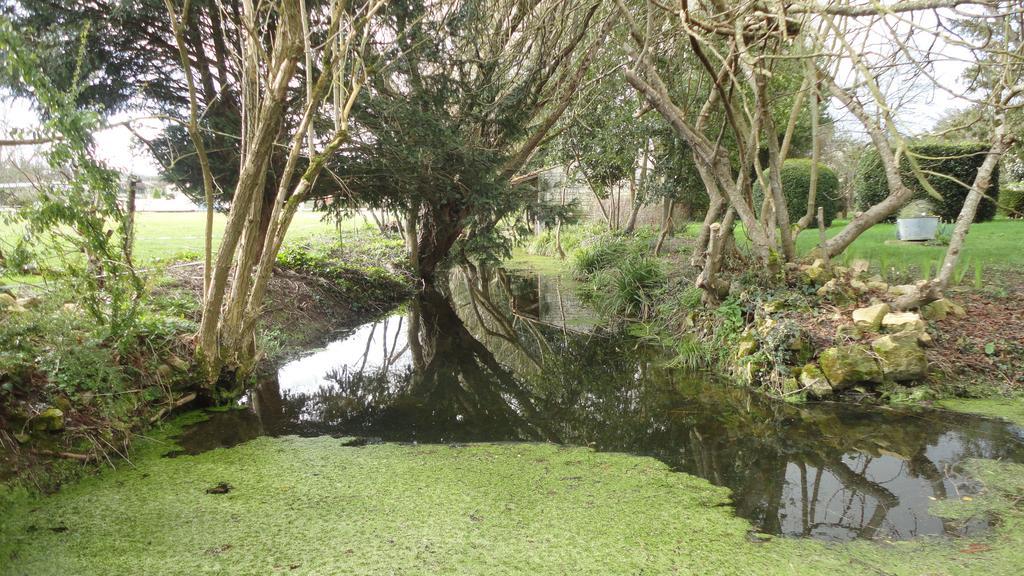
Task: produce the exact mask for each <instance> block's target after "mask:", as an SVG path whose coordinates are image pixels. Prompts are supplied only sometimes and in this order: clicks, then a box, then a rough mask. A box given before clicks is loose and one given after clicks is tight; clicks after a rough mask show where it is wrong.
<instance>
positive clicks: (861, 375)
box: [818, 344, 882, 390]
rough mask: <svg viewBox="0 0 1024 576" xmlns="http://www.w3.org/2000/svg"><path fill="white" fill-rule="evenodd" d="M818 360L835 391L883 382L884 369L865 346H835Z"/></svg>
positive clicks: (823, 353)
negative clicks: (862, 384)
mask: <svg viewBox="0 0 1024 576" xmlns="http://www.w3.org/2000/svg"><path fill="white" fill-rule="evenodd" d="M818 360H819V363H820V364H821V371H822V372H824V373H825V377H826V378H828V381H829V383H830V384H831V385H832V388H833V390H846V389H847V388H852V387H853V386H855V385H857V384H860V383H862V382H872V383H875V384H878V383H881V382H882V369H881V368H880V367H879V366H878V362H877V361H876V360H875V357H874V356H873V355H872V353H871V351H870V350H868V349H867V348H866V347H864V346H860V345H856V344H853V345H847V346H835V347H833V348H829V349H827V350H825V351H824V352H822V353H821V357H820V358H819V359H818Z"/></svg>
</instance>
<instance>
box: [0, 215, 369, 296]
mask: <svg viewBox="0 0 1024 576" xmlns="http://www.w3.org/2000/svg"><path fill="white" fill-rule="evenodd" d="M226 222H227V217H226V216H225V215H224V214H220V213H218V214H217V215H216V216H215V218H214V224H213V236H214V250H216V247H217V245H218V244H219V243H220V237H221V235H223V233H224V225H225V223H226ZM368 225H369V226H372V225H373V223H372V221H371V222H369V223H368V222H367V221H366V220H364V219H363V218H362V217H355V218H349V219H347V220H343V221H342V223H341V229H342V230H356V229H359V228H362V227H364V226H368ZM205 226H206V215H205V213H203V212H140V213H138V214H137V215H136V239H135V257H136V261H137V263H138V264H140V265H143V266H144V265H147V264H150V263H153V262H154V261H156V260H161V259H167V258H174V257H177V256H182V255H189V254H193V255H198V254H201V253H202V251H203V234H204V229H205ZM20 230H21V228H20V227H19V226H15V225H11V224H5V223H2V222H0V248H2V249H4V250H5V251H7V250H10V249H11V248H12V247H13V246H14V243H15V242H16V241H17V238H18V235H19V234H20ZM337 232H338V227H337V226H336V225H335V223H334V222H333V220H327V221H324V220H323V214H321V213H318V212H299V213H297V214H296V215H295V219H294V220H293V221H292V225H291V227H290V228H289V229H288V240H289V241H295V240H302V239H304V238H309V237H311V236H317V235H333V234H337ZM37 281H38V277H33V276H9V277H2V276H0V284H21V283H30V284H31V283H36V282H37Z"/></svg>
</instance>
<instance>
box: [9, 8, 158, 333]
mask: <svg viewBox="0 0 1024 576" xmlns="http://www.w3.org/2000/svg"><path fill="white" fill-rule="evenodd" d="M88 29H89V28H88V26H86V27H85V28H84V29H83V30H82V40H81V42H82V46H84V42H85V38H86V36H87V34H88ZM83 58H84V54H83V53H82V52H81V51H80V52H79V53H78V55H77V61H78V62H79V63H81V61H82V60H83ZM0 74H2V75H3V77H4V78H7V79H10V80H11V81H14V82H16V83H18V84H20V85H23V86H25V87H28V88H30V89H31V91H32V93H33V95H34V96H35V103H36V105H37V106H38V107H39V109H40V111H41V112H42V114H43V116H44V118H45V120H44V122H43V125H42V132H43V133H44V134H46V135H47V136H49V137H51V138H53V141H52V142H51V143H50V144H49V146H48V147H47V149H46V151H45V153H44V154H45V157H46V161H47V163H48V164H49V166H50V168H51V169H52V170H53V171H54V173H57V174H63V175H64V179H63V180H62V181H60V182H59V183H56V184H51V185H47V186H45V187H41V188H40V189H39V190H38V193H39V197H38V199H37V201H36V202H35V203H33V204H31V205H28V206H25V207H22V208H21V209H20V210H19V212H18V215H17V220H18V221H19V222H22V223H24V225H25V233H24V235H23V236H22V238H21V246H20V248H19V250H22V251H28V250H30V251H32V252H33V253H34V254H35V258H36V260H37V261H38V262H41V263H43V264H45V265H43V266H41V267H40V272H41V273H42V274H43V275H44V276H47V277H49V278H50V279H52V280H54V281H56V282H59V283H61V284H64V285H66V286H68V287H69V288H70V292H71V293H73V294H75V295H76V299H77V301H78V302H80V303H81V304H82V306H83V307H84V308H85V309H86V310H87V311H88V312H89V314H90V315H91V316H92V317H93V319H94V320H95V321H96V322H97V323H99V324H100V325H101V326H104V327H105V328H106V332H105V336H104V338H108V339H113V340H120V339H121V338H122V337H123V336H124V335H125V334H128V333H130V332H131V330H132V325H133V323H134V322H135V321H136V319H137V314H138V308H139V298H140V296H141V295H142V292H143V283H142V280H141V279H140V278H139V276H138V275H137V274H136V272H135V268H134V266H133V265H132V262H131V257H130V255H131V245H130V244H131V238H130V237H129V235H128V234H127V229H128V225H129V222H128V220H127V215H126V214H125V212H124V211H123V210H122V209H121V206H120V204H119V202H118V192H119V191H120V184H119V176H118V174H117V172H115V171H113V170H111V169H108V168H107V167H106V166H104V165H103V163H102V162H100V161H99V160H97V159H96V158H95V156H94V154H93V146H92V133H93V131H95V130H96V129H98V128H99V127H100V126H101V125H102V118H101V116H100V113H99V111H97V110H89V109H81V108H79V107H78V106H77V104H76V97H77V95H78V91H79V90H80V89H81V83H80V82H79V68H77V67H76V73H75V75H74V76H73V77H72V82H71V89H70V90H67V91H65V90H58V89H56V88H55V87H54V85H53V83H52V82H51V81H50V79H49V78H48V77H47V76H45V75H44V74H43V73H42V70H41V66H40V62H39V61H38V59H37V57H36V55H35V54H34V53H33V52H31V51H30V50H27V49H25V47H24V45H23V44H22V38H21V36H20V35H19V34H18V33H17V32H15V30H14V29H13V26H12V24H11V23H10V21H8V20H6V19H3V18H0ZM53 262H56V265H54V264H53Z"/></svg>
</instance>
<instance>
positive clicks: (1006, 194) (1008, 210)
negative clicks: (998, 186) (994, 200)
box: [999, 182, 1024, 218]
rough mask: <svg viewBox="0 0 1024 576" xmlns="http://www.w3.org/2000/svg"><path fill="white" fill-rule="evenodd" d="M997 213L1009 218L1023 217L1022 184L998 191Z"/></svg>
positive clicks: (1008, 186)
mask: <svg viewBox="0 0 1024 576" xmlns="http://www.w3.org/2000/svg"><path fill="white" fill-rule="evenodd" d="M999 213H1000V214H1002V215H1003V216H1009V217H1010V218H1021V217H1024V182H1015V183H1013V184H1007V185H1005V186H1003V188H1002V190H1000V191H999Z"/></svg>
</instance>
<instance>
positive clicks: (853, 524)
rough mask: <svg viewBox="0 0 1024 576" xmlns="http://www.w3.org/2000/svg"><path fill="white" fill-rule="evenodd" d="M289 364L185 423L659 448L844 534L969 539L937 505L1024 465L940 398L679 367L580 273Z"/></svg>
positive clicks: (1000, 433)
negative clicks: (831, 388)
mask: <svg viewBox="0 0 1024 576" xmlns="http://www.w3.org/2000/svg"><path fill="white" fill-rule="evenodd" d="M446 292H447V294H441V293H440V292H437V291H427V292H424V293H422V294H420V295H419V296H418V297H417V298H416V299H414V300H413V301H411V302H409V303H408V304H407V305H406V306H405V309H404V310H402V311H400V312H397V313H395V314H392V315H390V316H387V317H385V318H382V319H379V320H376V321H373V322H370V323H367V324H365V325H363V326H360V327H358V328H356V329H354V330H351V331H349V332H348V333H345V334H342V335H339V337H338V338H337V339H336V340H335V341H333V342H331V343H330V344H328V345H327V346H326V347H324V348H322V349H319V350H314V351H311V352H309V353H308V354H307V355H305V356H303V357H301V358H298V359H296V360H294V361H292V362H289V363H287V364H285V365H283V366H281V367H280V370H279V371H278V374H277V377H276V378H275V379H271V380H267V381H265V382H263V383H262V384H261V385H260V386H258V387H257V388H255V389H253V390H251V391H250V392H249V394H248V396H247V398H246V400H245V408H244V409H240V410H232V411H227V412H222V413H216V414H214V416H213V417H212V418H211V419H210V420H208V421H205V422H202V423H200V424H197V425H195V426H194V427H192V428H190V429H188V430H187V431H186V432H185V433H184V434H183V435H182V437H181V439H180V443H181V445H182V450H183V451H184V452H187V453H199V452H202V451H205V450H209V449H212V448H216V447H221V446H231V445H235V444H238V443H240V442H243V441H245V440H248V439H251V438H253V437H256V436H259V435H288V434H297V435H302V436H318V435H334V436H346V437H355V438H357V440H356V441H354V442H355V443H356V444H358V443H367V442H380V441H384V442H420V443H445V444H455V445H457V444H459V443H466V442H506V441H544V442H554V443H559V444H570V445H580V446H590V447H593V448H595V449H597V450H602V451H614V452H626V453H631V454H639V455H647V456H653V457H655V458H657V459H659V460H661V461H663V462H665V463H666V464H668V465H669V466H671V467H673V468H674V469H676V470H678V471H682V472H686V473H689V474H693V475H696V476H700V477H702V478H705V479H707V480H709V481H710V482H712V483H714V484H717V485H720V486H725V487H728V488H729V489H731V491H732V494H733V504H734V506H735V509H736V513H737V514H739V515H740V516H742V517H744V518H746V519H748V520H749V521H750V522H751V523H752V524H753V525H754V527H755V529H756V530H757V531H761V532H766V533H772V534H782V535H786V536H803V537H813V538H820V539H826V540H837V541H845V540H851V539H854V538H869V539H886V540H901V539H909V538H913V537H916V536H923V535H948V536H962V535H970V534H976V533H978V532H979V531H982V530H984V529H986V528H987V527H988V522H987V520H986V519H984V518H976V519H972V520H968V521H966V522H952V521H948V520H944V519H941V518H938V517H936V516H933V515H931V514H930V513H929V505H930V504H931V503H932V502H934V501H935V500H942V499H946V498H961V497H963V496H969V495H971V494H974V493H976V492H977V491H978V490H979V486H978V485H977V484H976V483H975V482H974V481H973V480H972V479H971V478H970V477H968V476H966V475H965V474H964V473H962V472H961V471H960V469H959V467H958V463H960V462H961V461H963V460H964V459H966V458H994V459H1004V460H1009V461H1014V462H1024V429H1021V428H1019V427H1016V426H1013V425H1011V424H1008V423H1005V422H1001V421H996V420H990V419H985V418H981V417H975V416H969V415H963V414H957V413H951V412H945V411H939V410H926V409H913V410H911V409H893V408H881V407H871V406H862V405H854V404H844V403H806V404H792V403H786V402H782V401H778V400H774V399H771V398H768V397H766V396H764V395H761V394H759V393H757V392H754V391H751V390H749V389H746V388H742V387H738V386H732V385H729V384H728V383H726V382H722V381H721V380H719V379H717V378H715V377H713V376H712V375H709V374H703V373H693V372H687V371H683V370H679V369H676V368H672V367H671V366H669V365H668V363H667V362H666V359H665V358H664V356H663V355H661V354H659V353H657V352H656V351H652V350H648V349H645V348H644V347H643V346H642V345H639V344H638V343H637V341H636V339H631V338H629V337H627V336H625V335H623V334H620V333H616V332H614V331H610V330H606V329H604V328H602V327H601V326H600V324H599V323H598V322H597V321H596V319H595V316H594V315H593V314H591V313H590V312H589V311H588V310H587V309H586V307H585V306H584V305H583V304H582V303H581V302H580V301H579V300H578V299H577V298H576V296H575V293H574V290H573V288H572V286H571V285H569V281H567V280H565V279H561V278H557V277H545V276H541V275H535V274H527V273H521V272H520V273H515V274H513V273H508V272H505V271H502V270H493V271H488V270H484V269H476V268H464V269H459V270H457V271H455V272H454V273H453V275H452V277H451V279H450V281H449V287H448V289H447V290H446Z"/></svg>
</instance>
